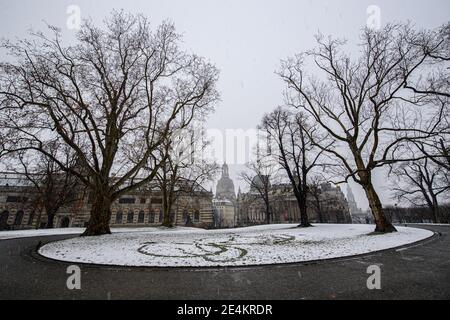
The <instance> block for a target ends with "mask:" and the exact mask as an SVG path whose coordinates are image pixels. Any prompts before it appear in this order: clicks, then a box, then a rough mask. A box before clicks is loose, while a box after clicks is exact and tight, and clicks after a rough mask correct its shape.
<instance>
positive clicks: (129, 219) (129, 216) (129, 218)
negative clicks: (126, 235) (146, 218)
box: [127, 211, 134, 223]
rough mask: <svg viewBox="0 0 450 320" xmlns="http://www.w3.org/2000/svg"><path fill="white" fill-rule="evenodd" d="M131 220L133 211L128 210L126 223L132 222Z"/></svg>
mask: <svg viewBox="0 0 450 320" xmlns="http://www.w3.org/2000/svg"><path fill="white" fill-rule="evenodd" d="M133 220H134V212H133V211H130V212H128V215H127V223H133Z"/></svg>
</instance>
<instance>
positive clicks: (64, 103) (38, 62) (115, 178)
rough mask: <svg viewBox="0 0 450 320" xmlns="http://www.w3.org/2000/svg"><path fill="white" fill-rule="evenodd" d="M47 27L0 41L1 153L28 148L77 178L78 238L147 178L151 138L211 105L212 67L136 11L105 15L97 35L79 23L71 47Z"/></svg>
mask: <svg viewBox="0 0 450 320" xmlns="http://www.w3.org/2000/svg"><path fill="white" fill-rule="evenodd" d="M50 29H51V30H52V31H53V36H51V37H48V36H46V35H45V34H44V33H41V32H38V33H33V34H32V37H33V38H32V39H31V40H21V41H18V42H16V43H12V42H10V41H5V42H4V43H3V45H2V47H3V48H4V49H7V50H8V52H9V54H10V55H11V56H12V57H13V58H14V59H15V61H14V62H12V63H8V62H4V63H2V64H0V74H1V75H0V108H2V113H1V116H0V127H1V128H2V130H3V133H4V134H3V135H2V137H3V138H4V139H5V137H6V141H3V149H4V152H5V153H11V152H17V151H22V150H36V151H38V152H40V153H42V154H44V155H45V156H46V157H47V158H49V159H52V160H53V161H54V162H55V163H56V164H58V165H59V166H60V168H61V169H62V170H64V171H66V172H68V173H70V174H72V175H73V176H75V177H77V178H78V179H79V180H80V181H81V182H82V183H83V184H84V185H85V186H87V187H88V188H89V190H90V192H91V193H92V194H93V204H92V208H91V215H90V221H89V223H88V227H87V229H86V231H85V232H84V234H83V235H84V236H93V235H101V234H107V233H110V228H109V222H110V218H111V210H110V207H111V204H112V202H113V201H115V200H116V199H118V198H119V197H120V196H121V195H124V194H126V193H128V192H130V191H132V190H135V189H136V188H139V187H142V186H144V185H146V184H148V183H149V182H150V181H152V180H153V179H154V178H155V176H156V174H157V172H158V170H159V169H160V166H161V163H163V162H164V160H165V159H160V161H158V162H154V161H153V160H154V159H155V157H156V150H157V148H158V147H159V145H160V144H161V142H162V141H163V140H164V139H166V138H167V137H168V136H170V135H171V132H172V131H173V130H176V129H183V128H185V127H187V126H188V125H189V124H190V122H191V121H192V119H193V118H194V116H195V115H196V114H198V113H202V112H209V111H210V110H211V109H212V108H213V104H214V103H215V102H216V101H217V99H218V93H217V90H216V87H215V85H216V82H217V79H218V71H217V69H216V68H215V67H214V66H213V65H211V64H210V63H208V62H206V61H205V60H204V59H202V58H200V57H198V56H196V55H193V54H188V53H186V52H184V51H183V50H181V49H180V48H179V45H178V44H179V42H180V36H179V35H178V34H177V33H176V32H175V29H174V26H173V25H172V24H170V23H166V22H164V23H162V24H161V25H160V26H159V27H158V28H157V29H156V31H152V30H151V29H150V26H149V22H148V21H147V19H146V18H145V17H143V16H142V15H131V14H126V13H124V12H116V11H114V12H113V13H112V15H111V16H110V17H109V18H108V19H107V20H106V21H105V28H103V29H102V28H98V27H96V26H94V25H93V24H92V23H91V22H89V21H86V22H85V23H84V24H83V26H82V28H81V30H80V31H79V33H78V36H77V43H76V44H74V45H71V46H64V45H63V43H62V41H61V36H60V32H59V31H58V30H57V29H56V28H54V27H50ZM49 141H52V143H55V144H59V145H64V146H68V147H69V148H70V149H71V150H72V151H73V152H74V153H75V154H76V156H77V158H78V159H77V161H78V164H79V166H78V167H77V168H72V167H67V166H66V164H65V163H64V160H63V159H64V155H63V154H61V153H58V154H57V155H54V154H52V153H51V152H50V151H49V150H48V148H47V146H48V145H49V143H48V142H49ZM78 168H79V169H78Z"/></svg>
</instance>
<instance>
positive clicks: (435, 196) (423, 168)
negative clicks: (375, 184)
mask: <svg viewBox="0 0 450 320" xmlns="http://www.w3.org/2000/svg"><path fill="white" fill-rule="evenodd" d="M411 152H412V150H411ZM390 173H391V174H393V175H395V177H396V178H397V179H396V181H395V186H394V188H393V191H394V196H395V197H396V198H397V199H398V200H399V201H402V200H406V201H407V202H409V203H410V204H412V205H413V206H415V207H418V206H422V205H423V204H425V205H427V206H428V208H429V209H430V212H431V213H432V216H433V220H434V223H438V222H440V212H439V211H440V201H439V200H440V199H445V198H448V197H449V196H450V176H449V175H448V172H447V171H446V169H445V168H444V167H442V166H439V165H437V164H436V163H433V162H432V160H431V159H430V158H425V159H422V160H417V161H411V162H402V163H399V164H397V165H394V166H393V167H392V169H391V171H390Z"/></svg>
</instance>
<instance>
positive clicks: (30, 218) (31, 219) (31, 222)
mask: <svg viewBox="0 0 450 320" xmlns="http://www.w3.org/2000/svg"><path fill="white" fill-rule="evenodd" d="M33 220H34V212H31V213H30V216H29V217H28V225H29V226H31V225H32V224H33Z"/></svg>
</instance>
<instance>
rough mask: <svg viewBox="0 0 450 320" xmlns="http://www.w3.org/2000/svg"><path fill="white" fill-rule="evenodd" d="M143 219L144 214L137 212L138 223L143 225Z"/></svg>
mask: <svg viewBox="0 0 450 320" xmlns="http://www.w3.org/2000/svg"><path fill="white" fill-rule="evenodd" d="M144 219H145V212H144V211H139V216H138V223H144Z"/></svg>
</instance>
